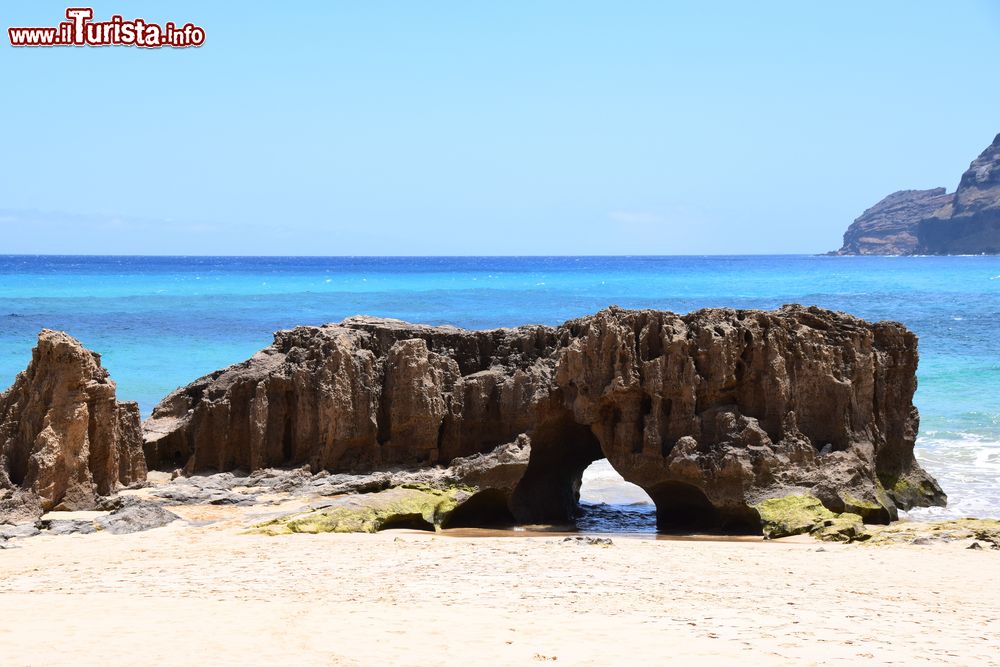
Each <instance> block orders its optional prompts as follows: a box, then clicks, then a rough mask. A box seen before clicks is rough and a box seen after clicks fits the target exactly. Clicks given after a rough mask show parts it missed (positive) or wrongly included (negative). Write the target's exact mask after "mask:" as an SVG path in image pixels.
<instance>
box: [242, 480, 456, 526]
mask: <svg viewBox="0 0 1000 667" xmlns="http://www.w3.org/2000/svg"><path fill="white" fill-rule="evenodd" d="M474 493H475V489H474V488H468V487H448V488H444V489H436V488H432V487H430V486H427V485H423V484H413V485H406V486H397V487H394V488H391V489H386V490H385V491H379V492H377V493H365V494H352V495H347V496H341V497H339V498H335V499H333V500H332V501H331V502H330V504H329V505H326V506H324V507H320V508H317V509H314V510H311V511H308V512H300V513H296V514H291V515H289V516H284V517H279V518H277V519H273V520H271V521H268V522H265V523H261V524H258V525H256V526H254V527H253V528H252V529H251V530H250V532H253V533H260V534H264V535H287V534H289V533H375V532H378V531H380V530H385V529H387V528H414V529H418V530H437V529H438V528H440V527H441V525H442V524H443V523H444V521H445V520H446V519H447V517H448V515H450V514H451V513H452V512H453V511H454V510H455V508H457V507H458V506H459V505H460V504H461V503H463V502H464V501H466V500H468V499H469V498H471V497H472V495H473V494H474Z"/></svg>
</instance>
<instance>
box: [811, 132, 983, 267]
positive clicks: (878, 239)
mask: <svg viewBox="0 0 1000 667" xmlns="http://www.w3.org/2000/svg"><path fill="white" fill-rule="evenodd" d="M998 253H1000V134H998V135H997V136H996V138H995V139H994V140H993V143H992V144H991V145H990V146H989V147H988V148H987V149H986V150H985V151H983V152H982V154H981V155H980V156H979V157H978V158H976V159H975V160H974V161H973V162H972V164H971V165H970V166H969V169H968V170H966V172H965V173H964V174H963V175H962V179H961V181H960V182H959V184H958V189H957V190H956V191H955V192H954V193H953V194H946V192H945V189H944V188H935V189H933V190H903V191H900V192H896V193H893V194H891V195H889V196H888V197H886V198H885V199H883V200H882V201H880V202H879V203H878V204H876V205H875V206H873V207H871V208H870V209H868V210H867V211H865V212H864V213H863V214H862V215H861V216H860V217H859V218H857V219H856V220H855V221H854V223H853V224H852V225H851V226H850V227H849V228H848V229H847V232H846V233H845V234H844V245H843V247H841V248H840V250H837V251H835V252H833V253H830V254H833V255H912V254H918V255H978V254H998Z"/></svg>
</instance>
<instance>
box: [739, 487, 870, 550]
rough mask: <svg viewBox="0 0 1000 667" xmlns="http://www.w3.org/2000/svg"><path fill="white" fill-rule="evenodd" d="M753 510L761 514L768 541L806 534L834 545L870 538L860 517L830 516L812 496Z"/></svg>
mask: <svg viewBox="0 0 1000 667" xmlns="http://www.w3.org/2000/svg"><path fill="white" fill-rule="evenodd" d="M754 509H756V510H757V512H758V513H759V514H760V521H761V528H762V530H763V532H764V539H766V540H771V539H776V538H779V537H790V536H792V535H802V534H805V533H809V534H811V535H813V537H815V538H817V539H820V540H824V541H832V542H854V541H859V540H865V539H867V538H868V537H869V533H868V532H867V531H866V530H865V526H864V523H863V522H862V520H861V517H860V516H859V515H857V514H853V513H850V512H844V513H842V514H837V513H835V512H831V511H830V510H829V509H827V508H826V507H824V506H823V503H821V502H820V501H819V499H818V498H814V497H813V496H807V495H797V496H784V497H782V498H770V499H768V500H765V501H763V502H760V503H757V504H756V505H754Z"/></svg>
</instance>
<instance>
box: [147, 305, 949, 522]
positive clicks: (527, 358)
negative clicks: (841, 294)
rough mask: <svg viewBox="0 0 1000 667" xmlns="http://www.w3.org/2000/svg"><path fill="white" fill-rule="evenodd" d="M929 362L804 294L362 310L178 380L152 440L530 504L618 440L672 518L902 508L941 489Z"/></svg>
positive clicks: (909, 339) (218, 464)
mask: <svg viewBox="0 0 1000 667" xmlns="http://www.w3.org/2000/svg"><path fill="white" fill-rule="evenodd" d="M916 366H917V341H916V337H915V336H914V335H913V334H912V333H911V332H909V331H907V330H906V329H905V328H904V327H903V326H901V325H899V324H896V323H892V322H879V323H874V324H872V323H868V322H865V321H863V320H860V319H857V318H854V317H851V316H849V315H845V314H842V313H833V312H829V311H825V310H821V309H817V308H804V307H801V306H786V307H784V308H782V309H780V310H777V311H772V312H762V311H745V310H744V311H741V310H731V309H712V310H703V311H697V312H694V313H691V314H689V315H684V316H680V315H675V314H673V313H668V312H662V311H652V310H638V311H629V310H622V309H619V308H614V307H612V308H609V309H607V310H604V311H601V312H599V313H597V314H595V315H592V316H588V317H584V318H580V319H577V320H571V321H569V322H566V323H565V324H563V325H561V326H559V327H544V326H528V327H520V328H517V329H498V330H493V331H465V330H461V329H456V328H452V327H427V326H420V325H410V324H406V323H404V322H400V321H397V320H383V319H376V318H368V317H356V318H349V319H347V320H345V321H344V322H342V323H340V324H331V325H325V326H322V327H299V328H296V329H293V330H291V331H282V332H278V333H277V334H276V335H275V342H274V344H273V345H272V346H270V347H268V348H266V349H264V350H262V351H261V352H259V353H257V354H256V355H254V357H253V358H251V359H249V360H247V361H245V362H243V363H241V364H237V365H235V366H232V367H230V368H227V369H224V370H222V371H218V372H216V373H213V374H211V375H209V376H206V377H204V378H201V379H199V380H197V381H195V382H194V383H192V384H191V385H189V386H187V387H185V388H182V389H179V390H177V391H176V392H174V393H173V394H171V395H170V396H168V397H167V398H166V399H165V400H164V401H163V402H162V403H161V404H160V405H159V406H157V408H156V409H155V410H154V412H153V415H152V417H151V418H150V419H149V420H148V421H147V423H146V424H145V449H146V454H147V459H148V461H149V464H150V466H151V467H154V468H160V469H166V470H170V469H173V468H175V467H179V466H180V467H183V468H184V470H185V472H186V473H187V474H193V473H197V472H202V471H212V470H215V471H225V470H234V469H244V470H248V471H251V476H253V474H255V473H254V471H258V470H260V469H262V468H267V467H280V466H285V467H292V466H303V465H304V466H307V467H308V468H309V469H310V470H311V471H313V472H314V473H318V472H319V471H324V470H325V471H330V472H332V473H335V474H334V475H330V476H329V477H330V478H331V480H330V481H327V482H324V481H323V478H322V477H319V478H317V479H315V480H313V481H311V482H310V483H311V484H315V485H317V486H323V485H330V488H331V489H334V488H336V487H335V486H334V484H333V480H334V479H336V475H337V474H344V473H369V472H375V474H384V475H385V477H384V478H382V482H376V483H375V484H376V486H377V485H378V484H381V483H383V482H385V483H386V484H387V485H396V484H398V482H399V480H398V478H393V476H392V474H391V473H377V471H379V470H384V469H386V468H391V467H394V466H417V467H421V466H423V467H424V468H425V469H426V470H427V471H428V472H426V473H425V474H426V475H428V476H429V478H430V479H431V481H433V480H434V479H439V480H447V481H448V482H450V483H458V484H466V485H469V486H475V487H476V488H477V493H478V494H482V495H481V496H480V499H479V500H480V501H481V503H482V508H481V509H483V510H484V516H485V514H487V512H485V510H486V509H489V510H490V512H489V513H492V514H493V515H494V516H498V517H502V516H506V517H509V519H511V520H513V521H516V522H519V523H543V522H563V521H566V520H568V519H570V518H572V517H573V515H574V514H575V513H576V511H577V504H578V500H579V488H580V480H581V476H582V473H583V471H584V469H585V468H586V467H587V466H588V465H589V464H590V463H592V462H593V461H595V460H597V459H599V458H607V459H608V460H609V461H610V463H611V465H612V466H613V467H614V468H615V469H616V470H618V472H620V473H621V474H622V476H623V477H624V478H625V479H626V480H627V481H629V482H633V483H635V484H638V485H639V486H640V487H642V488H643V489H644V490H645V491H646V492H647V493H648V494H649V495H650V497H651V498H652V499H653V501H654V502H655V503H656V506H657V518H658V523H659V525H660V527H661V528H665V529H681V530H690V529H694V530H715V529H728V530H733V529H742V530H757V529H759V526H760V516H759V514H758V511H757V510H756V509H755V506H756V505H758V504H759V503H760V502H761V501H763V500H766V499H768V498H774V497H779V496H788V495H809V496H812V497H815V498H816V499H818V501H819V502H821V503H822V505H823V506H824V507H825V508H826V509H827V510H829V511H830V512H831V513H833V514H840V513H843V512H848V513H851V514H854V513H857V514H858V515H863V516H864V517H865V520H867V521H873V522H883V523H884V522H888V521H890V520H891V519H893V518H895V516H896V509H897V507H902V508H909V507H912V506H915V505H922V504H941V503H943V502H944V501H945V496H944V494H943V493H942V492H941V489H940V488H939V487H938V486H937V484H936V482H934V480H933V479H932V478H931V477H930V476H929V475H928V474H927V473H926V472H925V471H924V470H923V469H922V468H920V466H919V465H917V463H916V461H915V460H914V458H913V444H914V438H915V435H916V432H917V425H918V416H917V412H916V409H915V408H914V406H913V402H912V398H913V393H914V390H915V388H916ZM477 462H478V463H477ZM476 465H480V467H481V470H477V469H476ZM447 466H450V467H447ZM439 470H446V472H435V471H439ZM411 474H416V473H411ZM338 483H339V482H338ZM343 483H345V484H346V483H347V480H343ZM372 488H375V487H372ZM346 489H347V487H344V490H346ZM470 520H472V519H470Z"/></svg>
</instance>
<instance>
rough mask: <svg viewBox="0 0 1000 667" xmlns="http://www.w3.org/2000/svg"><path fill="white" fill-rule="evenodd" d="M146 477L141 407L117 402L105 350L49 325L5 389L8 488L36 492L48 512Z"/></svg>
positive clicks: (3, 467)
mask: <svg viewBox="0 0 1000 667" xmlns="http://www.w3.org/2000/svg"><path fill="white" fill-rule="evenodd" d="M145 474H146V465H145V462H144V460H143V457H142V431H141V425H140V420H139V408H138V406H137V405H136V404H135V403H131V402H128V403H120V402H118V401H117V400H116V399H115V383H114V382H112V381H111V379H110V378H109V377H108V372H107V371H106V370H105V369H104V368H102V367H101V362H100V356H99V355H98V354H96V353H94V352H89V351H88V350H86V349H84V347H83V346H82V345H81V344H80V343H79V341H77V340H75V339H74V338H72V337H70V336H68V335H67V334H65V333H62V332H58V331H49V330H43V331H42V332H41V333H40V334H39V335H38V346H37V347H36V348H35V349H34V350H33V352H32V359H31V363H30V364H29V365H28V368H27V370H25V371H24V372H22V373H20V374H18V376H17V378H16V379H15V380H14V384H13V386H11V387H10V388H9V389H8V390H7V391H5V392H4V393H3V394H0V487H7V488H21V489H26V490H29V491H31V492H32V493H34V494H35V495H37V496H38V498H39V500H40V502H41V506H42V508H43V509H45V510H50V509H53V508H59V509H68V510H81V509H90V508H92V507H93V506H94V504H95V499H96V496H98V495H107V494H110V493H113V492H114V491H115V490H116V489H118V488H119V487H120V486H121V485H123V484H130V483H132V482H135V481H138V480H142V479H144V478H145Z"/></svg>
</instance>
